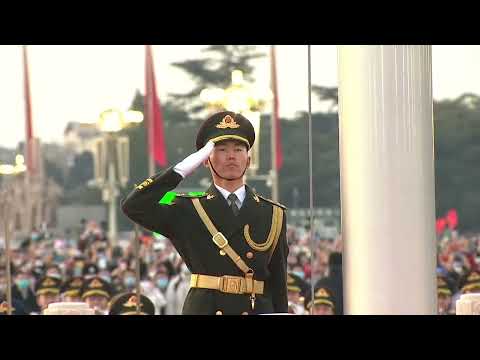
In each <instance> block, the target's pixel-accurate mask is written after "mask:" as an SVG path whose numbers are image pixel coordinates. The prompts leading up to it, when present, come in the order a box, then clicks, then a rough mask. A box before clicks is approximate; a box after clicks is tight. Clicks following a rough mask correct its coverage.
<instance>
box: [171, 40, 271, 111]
mask: <svg viewBox="0 0 480 360" xmlns="http://www.w3.org/2000/svg"><path fill="white" fill-rule="evenodd" d="M202 52H204V53H207V54H208V56H207V57H206V58H203V59H193V60H186V61H182V62H175V63H172V65H173V66H175V67H177V68H179V69H181V70H183V71H185V72H187V73H188V74H189V75H190V76H191V78H192V80H193V81H194V82H195V87H194V88H193V89H192V90H191V91H189V92H187V93H183V94H175V93H172V94H169V95H170V96H172V102H173V105H174V106H175V107H176V108H179V109H183V110H184V111H186V112H187V113H192V114H197V113H199V112H200V111H202V110H203V109H204V108H205V105H204V104H202V103H201V102H200V99H199V95H200V92H201V91H202V90H203V89H205V88H206V87H222V88H225V87H227V86H228V85H230V83H231V73H232V71H233V70H235V69H239V70H242V71H243V74H244V77H245V79H246V80H250V81H252V80H253V78H252V73H253V70H254V67H253V65H251V63H250V62H251V61H252V60H254V59H258V58H261V57H263V56H265V54H264V53H261V52H257V50H256V46H252V45H210V46H209V47H208V48H206V49H203V50H202Z"/></svg>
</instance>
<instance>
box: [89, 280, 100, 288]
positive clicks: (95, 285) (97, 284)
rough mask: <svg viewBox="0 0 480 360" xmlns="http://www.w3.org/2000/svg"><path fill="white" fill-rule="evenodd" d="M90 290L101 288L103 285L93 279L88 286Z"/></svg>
mask: <svg viewBox="0 0 480 360" xmlns="http://www.w3.org/2000/svg"><path fill="white" fill-rule="evenodd" d="M89 287H90V288H91V289H98V288H101V287H103V284H102V282H101V281H100V280H98V279H93V281H92V282H91V283H90V286H89Z"/></svg>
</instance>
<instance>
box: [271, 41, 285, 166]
mask: <svg viewBox="0 0 480 360" xmlns="http://www.w3.org/2000/svg"><path fill="white" fill-rule="evenodd" d="M270 61H271V81H272V92H273V114H272V116H273V125H274V129H275V153H276V164H275V166H276V169H277V170H280V168H281V167H282V165H283V153H282V133H281V130H280V117H279V114H278V104H279V103H278V89H277V60H276V56H275V46H274V45H272V46H271V47H270ZM272 130H273V126H272Z"/></svg>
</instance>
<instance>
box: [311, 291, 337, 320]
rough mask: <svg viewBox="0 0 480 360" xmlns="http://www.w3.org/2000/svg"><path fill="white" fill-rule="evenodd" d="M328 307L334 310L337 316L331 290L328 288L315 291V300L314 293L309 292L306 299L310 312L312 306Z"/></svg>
mask: <svg viewBox="0 0 480 360" xmlns="http://www.w3.org/2000/svg"><path fill="white" fill-rule="evenodd" d="M315 305H326V306H329V307H331V308H332V311H333V313H334V314H335V301H334V298H333V296H332V294H331V292H330V290H329V289H327V288H326V287H318V288H316V289H315V290H314V295H313V300H312V293H311V292H308V293H307V296H306V298H305V309H306V310H308V311H310V310H311V308H312V306H315Z"/></svg>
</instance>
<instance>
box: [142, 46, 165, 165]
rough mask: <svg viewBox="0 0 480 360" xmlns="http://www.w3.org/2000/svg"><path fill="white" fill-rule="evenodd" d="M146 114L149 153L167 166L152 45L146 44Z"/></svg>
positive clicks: (159, 162) (157, 161)
mask: <svg viewBox="0 0 480 360" xmlns="http://www.w3.org/2000/svg"><path fill="white" fill-rule="evenodd" d="M145 115H146V119H147V127H146V129H147V136H148V150H149V154H150V156H153V158H154V159H155V162H156V163H157V164H158V165H160V166H166V165H167V151H166V147H165V139H164V134H163V116H162V109H161V107H160V100H159V99H158V96H157V87H156V85H155V71H154V68H153V54H152V47H151V45H145Z"/></svg>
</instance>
